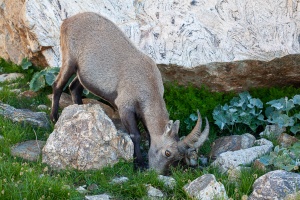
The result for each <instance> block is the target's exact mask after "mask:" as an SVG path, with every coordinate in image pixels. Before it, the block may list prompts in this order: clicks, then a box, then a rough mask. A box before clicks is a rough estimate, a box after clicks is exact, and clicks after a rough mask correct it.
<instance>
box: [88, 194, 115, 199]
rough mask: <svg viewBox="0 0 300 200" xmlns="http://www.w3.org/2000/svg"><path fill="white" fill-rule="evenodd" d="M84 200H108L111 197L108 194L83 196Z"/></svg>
mask: <svg viewBox="0 0 300 200" xmlns="http://www.w3.org/2000/svg"><path fill="white" fill-rule="evenodd" d="M85 199H86V200H109V199H111V196H110V195H108V194H99V195H92V196H85Z"/></svg>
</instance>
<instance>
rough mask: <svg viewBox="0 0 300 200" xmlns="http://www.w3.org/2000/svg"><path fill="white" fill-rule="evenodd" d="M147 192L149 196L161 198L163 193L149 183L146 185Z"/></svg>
mask: <svg viewBox="0 0 300 200" xmlns="http://www.w3.org/2000/svg"><path fill="white" fill-rule="evenodd" d="M147 193H148V197H150V198H163V197H164V193H162V191H160V190H159V189H156V188H155V187H152V186H151V185H147Z"/></svg>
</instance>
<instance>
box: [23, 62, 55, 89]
mask: <svg viewBox="0 0 300 200" xmlns="http://www.w3.org/2000/svg"><path fill="white" fill-rule="evenodd" d="M59 70H60V68H59V67H48V68H46V69H43V70H42V71H39V72H36V73H35V74H34V75H33V77H32V79H31V81H30V83H29V87H30V89H31V90H33V91H35V92H36V91H38V90H40V89H42V88H44V87H45V86H46V84H47V85H48V86H51V85H52V84H53V82H54V81H55V78H56V76H57V74H58V73H59Z"/></svg>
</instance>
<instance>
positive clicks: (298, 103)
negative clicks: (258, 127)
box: [265, 95, 300, 134]
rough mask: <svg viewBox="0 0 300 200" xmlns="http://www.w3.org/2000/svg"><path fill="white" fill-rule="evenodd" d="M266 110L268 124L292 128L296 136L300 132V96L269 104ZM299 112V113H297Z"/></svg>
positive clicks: (277, 100)
mask: <svg viewBox="0 0 300 200" xmlns="http://www.w3.org/2000/svg"><path fill="white" fill-rule="evenodd" d="M267 104H268V105H270V106H269V107H267V108H266V112H265V114H266V117H267V122H269V123H271V124H277V125H278V126H279V127H281V128H282V127H290V131H291V132H292V133H294V134H296V133H297V132H299V131H300V124H299V123H297V122H299V120H300V113H299V110H300V95H295V96H294V97H293V98H292V99H288V97H285V98H281V99H276V100H273V101H269V102H267ZM296 111H298V112H296Z"/></svg>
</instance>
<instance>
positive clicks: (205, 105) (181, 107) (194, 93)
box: [164, 83, 234, 136]
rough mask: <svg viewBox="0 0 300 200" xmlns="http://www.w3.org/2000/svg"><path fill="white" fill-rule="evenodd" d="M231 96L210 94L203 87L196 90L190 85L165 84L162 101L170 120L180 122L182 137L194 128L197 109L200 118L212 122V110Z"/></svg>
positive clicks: (231, 95) (219, 93) (216, 93)
mask: <svg viewBox="0 0 300 200" xmlns="http://www.w3.org/2000/svg"><path fill="white" fill-rule="evenodd" d="M233 96H234V93H222V92H211V91H210V90H209V89H208V88H207V87H205V86H202V87H201V88H196V87H194V86H192V85H189V86H180V85H178V84H176V83H166V84H165V95H164V99H165V102H166V106H167V109H168V112H169V114H170V118H171V119H174V120H177V119H178V120H180V135H181V136H183V135H187V134H188V133H189V132H190V131H191V130H192V128H193V127H194V126H195V124H196V121H197V114H196V111H197V109H199V111H200V113H201V115H202V117H207V118H208V120H209V121H213V118H212V115H211V113H212V111H213V109H214V108H215V107H216V106H217V105H218V104H220V103H225V102H228V101H229V100H230V99H231V98H232V97H233ZM211 128H212V129H213V127H211Z"/></svg>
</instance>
